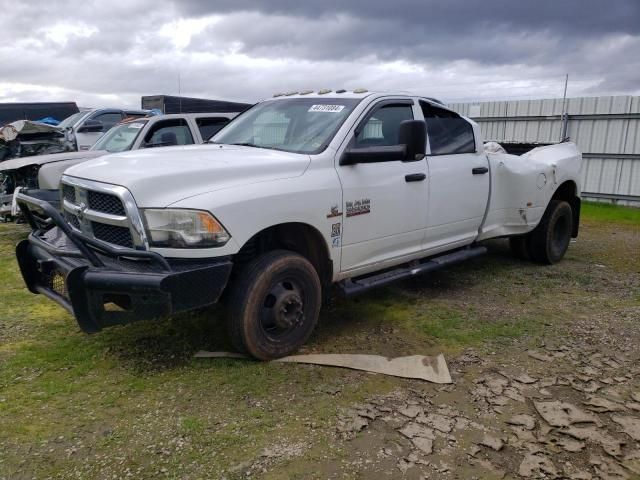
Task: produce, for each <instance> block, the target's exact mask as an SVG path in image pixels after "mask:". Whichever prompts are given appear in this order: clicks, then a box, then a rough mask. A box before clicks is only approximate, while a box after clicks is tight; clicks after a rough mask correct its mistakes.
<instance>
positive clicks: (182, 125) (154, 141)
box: [143, 118, 193, 147]
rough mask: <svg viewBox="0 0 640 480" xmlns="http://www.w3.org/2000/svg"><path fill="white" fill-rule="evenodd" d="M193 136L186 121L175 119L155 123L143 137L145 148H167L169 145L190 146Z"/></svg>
mask: <svg viewBox="0 0 640 480" xmlns="http://www.w3.org/2000/svg"><path fill="white" fill-rule="evenodd" d="M192 143H193V136H192V135H191V131H190V130H189V126H188V125H187V122H186V120H184V119H182V118H176V119H171V120H163V121H160V122H157V123H156V124H155V125H153V126H152V127H151V129H150V130H149V131H148V132H147V134H146V135H145V137H144V145H143V146H145V147H169V146H171V145H191V144H192Z"/></svg>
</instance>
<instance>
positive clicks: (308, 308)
mask: <svg viewBox="0 0 640 480" xmlns="http://www.w3.org/2000/svg"><path fill="white" fill-rule="evenodd" d="M320 306H321V285H320V279H319V277H318V273H317V272H316V269H315V268H314V267H313V265H312V264H311V263H310V262H309V261H308V260H307V259H306V258H304V257H302V256H301V255H298V254H297V253H293V252H290V251H287V250H275V251H272V252H267V253H265V254H263V255H261V256H259V257H257V258H255V259H253V260H252V261H250V262H249V263H248V264H247V265H246V266H245V267H244V268H243V269H242V270H241V271H240V272H239V273H238V276H237V279H236V281H235V282H234V284H233V285H231V290H230V296H229V299H228V308H227V310H228V312H227V327H228V331H229V335H230V337H231V342H232V343H233V346H234V347H235V348H236V349H237V350H239V351H242V352H247V353H249V354H250V355H251V356H253V357H255V358H257V359H260V360H271V359H274V358H279V357H284V356H287V355H290V354H291V353H293V352H295V351H296V350H298V349H299V348H300V347H301V346H302V345H303V344H304V343H305V342H306V341H307V339H308V338H309V336H310V335H311V333H312V332H313V329H314V328H315V326H316V323H317V322H318V316H319V314H320Z"/></svg>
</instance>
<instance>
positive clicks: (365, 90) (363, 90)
mask: <svg viewBox="0 0 640 480" xmlns="http://www.w3.org/2000/svg"><path fill="white" fill-rule="evenodd" d="M368 91H369V90H367V89H366V88H356V89H355V90H354V91H353V93H367V92H368Z"/></svg>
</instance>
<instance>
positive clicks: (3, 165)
mask: <svg viewBox="0 0 640 480" xmlns="http://www.w3.org/2000/svg"><path fill="white" fill-rule="evenodd" d="M106 153H108V152H106V151H102V150H85V151H82V152H63V153H51V154H49V155H35V156H33V157H21V158H14V159H12V160H5V161H4V162H0V172H4V171H7V170H16V169H18V168H22V167H26V166H28V165H44V164H45V163H53V162H63V161H65V160H82V159H87V160H89V159H91V158H96V157H99V156H101V155H105V154H106Z"/></svg>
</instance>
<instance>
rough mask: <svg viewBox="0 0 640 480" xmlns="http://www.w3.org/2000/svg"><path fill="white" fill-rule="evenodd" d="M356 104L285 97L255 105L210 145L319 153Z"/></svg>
mask: <svg viewBox="0 0 640 480" xmlns="http://www.w3.org/2000/svg"><path fill="white" fill-rule="evenodd" d="M358 102H360V99H357V98H317V97H314V98H288V99H280V100H269V101H266V102H263V103H259V104H257V105H256V106H255V107H253V108H251V109H250V110H248V111H247V112H245V113H243V114H242V115H241V116H239V117H238V118H237V119H236V120H234V121H232V122H231V123H230V124H229V125H227V126H226V127H225V128H223V129H222V130H220V132H219V133H218V134H217V135H215V136H214V137H213V138H212V139H211V142H213V143H225V144H228V145H247V146H251V147H261V148H271V149H275V150H284V151H286V152H295V153H312V154H313V153H319V152H321V151H322V150H324V149H325V148H326V146H327V145H328V144H329V142H330V141H331V139H332V138H333V136H334V135H335V133H336V132H337V131H338V128H340V126H341V125H342V123H343V122H344V121H345V119H346V118H347V117H348V116H349V114H350V113H351V112H352V111H353V109H354V108H355V106H356V105H357V104H358Z"/></svg>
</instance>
